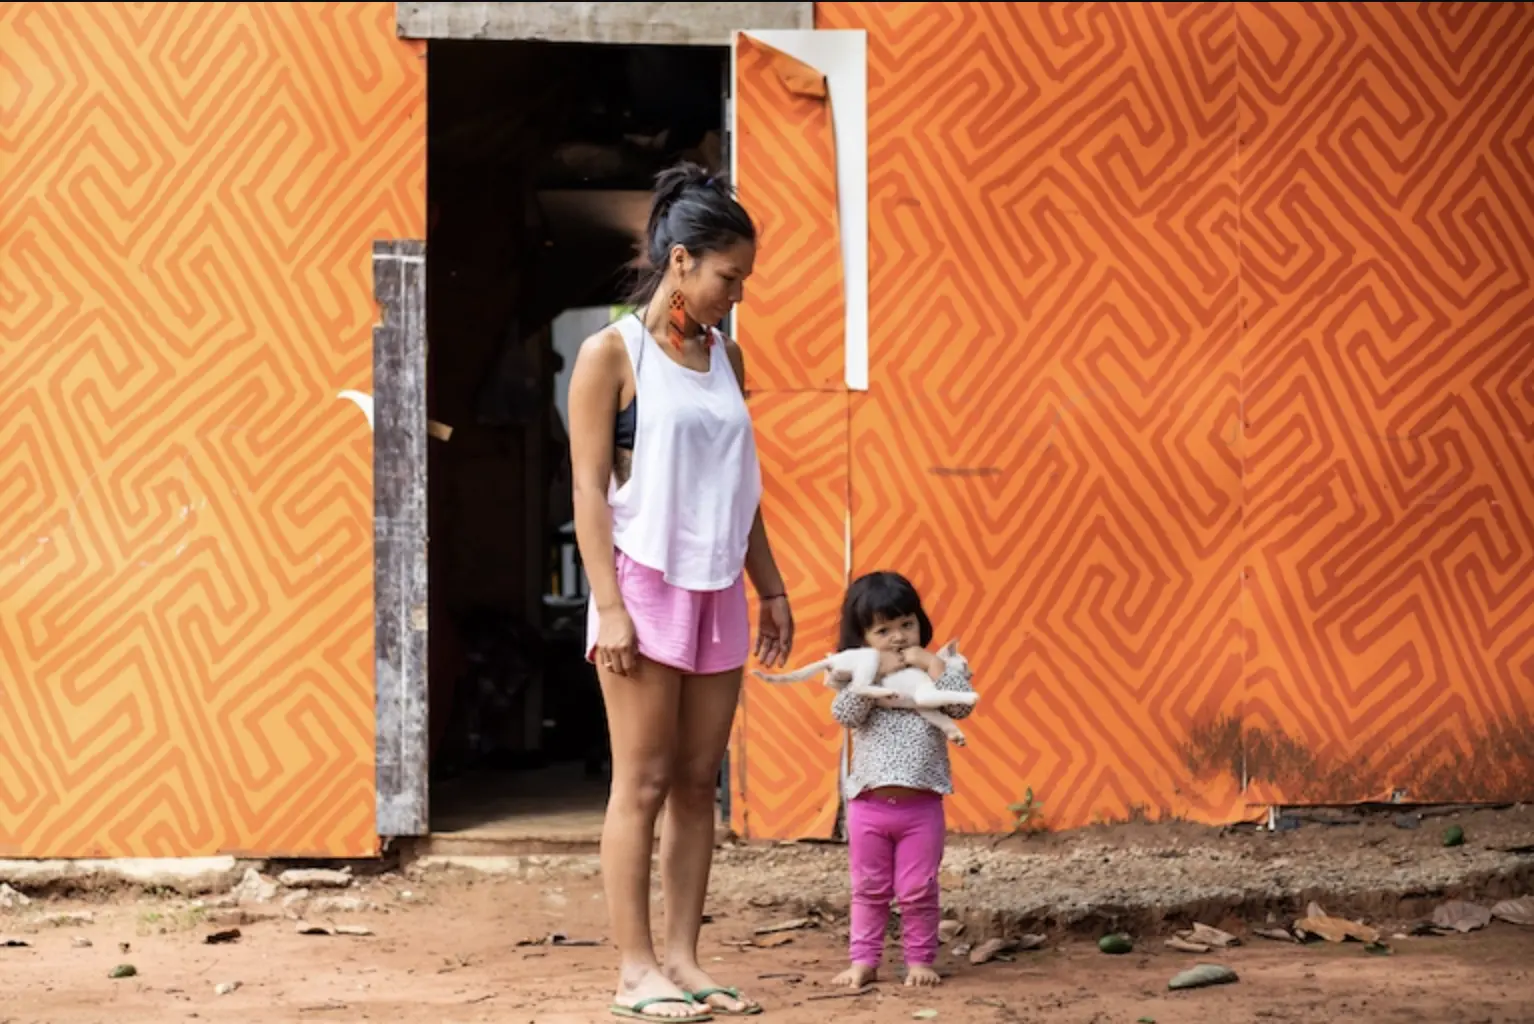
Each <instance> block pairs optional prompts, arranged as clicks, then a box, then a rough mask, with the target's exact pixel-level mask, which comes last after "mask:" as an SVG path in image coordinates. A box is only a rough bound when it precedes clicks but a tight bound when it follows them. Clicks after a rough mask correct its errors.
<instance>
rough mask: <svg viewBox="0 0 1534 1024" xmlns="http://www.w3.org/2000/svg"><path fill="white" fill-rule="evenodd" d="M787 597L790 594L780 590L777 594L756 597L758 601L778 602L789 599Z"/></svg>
mask: <svg viewBox="0 0 1534 1024" xmlns="http://www.w3.org/2000/svg"><path fill="white" fill-rule="evenodd" d="M787 596H788V592H787V591H784V590H780V591H778V592H777V593H776V594H758V595H756V599H757V600H758V601H776V600H777V599H778V598H780V597H787Z"/></svg>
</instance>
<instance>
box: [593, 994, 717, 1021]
mask: <svg viewBox="0 0 1534 1024" xmlns="http://www.w3.org/2000/svg"><path fill="white" fill-rule="evenodd" d="M670 1003H682V1004H685V1005H687V1006H692V1005H694V1003H695V1000H694V999H693V998H692V997H691V996H687V997H685V998H682V997H679V996H661V997H659V998H656V999H641V1000H639V1002H637V1003H635V1004H634V1005H633V1006H624V1005H623V1004H622V1003H613V1004H612V1006H611V1007H610V1008H609V1009H610V1010H611V1012H612V1015H613V1016H614V1017H623V1018H625V1019H627V1020H658V1021H663V1022H665V1024H704V1022H706V1021H711V1020H713V1019H714V1015H713V1013H712V1012H710V1011H709V1009H708V1008H707V1007H706V1006H705V1007H704V1009H703V1012H702V1013H695V1014H693V1015H692V1016H690V1017H662V1016H660V1015H659V1014H654V1013H645V1010H646V1009H648V1008H649V1007H651V1006H665V1005H667V1004H670Z"/></svg>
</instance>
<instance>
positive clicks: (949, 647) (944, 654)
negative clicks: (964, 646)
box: [937, 637, 959, 658]
mask: <svg viewBox="0 0 1534 1024" xmlns="http://www.w3.org/2000/svg"><path fill="white" fill-rule="evenodd" d="M958 653H959V640H958V638H957V637H955V638H954V639H952V640H950V641H948V642H947V643H946V644H944V645H943V649H942V650H940V651H938V652H937V654H938V657H940V658H951V657H953V656H954V655H955V654H958Z"/></svg>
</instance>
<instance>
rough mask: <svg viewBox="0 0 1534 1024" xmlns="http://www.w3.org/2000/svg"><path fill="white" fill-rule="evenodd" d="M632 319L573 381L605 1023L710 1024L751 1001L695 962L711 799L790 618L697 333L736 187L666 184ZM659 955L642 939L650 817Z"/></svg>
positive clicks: (732, 373)
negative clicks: (600, 721) (753, 619)
mask: <svg viewBox="0 0 1534 1024" xmlns="http://www.w3.org/2000/svg"><path fill="white" fill-rule="evenodd" d="M646 250H647V252H646V255H647V256H648V260H649V271H648V273H647V274H646V276H645V278H644V280H642V281H641V282H640V287H639V289H638V291H637V292H636V299H637V300H638V301H637V308H636V311H635V312H634V313H633V314H630V315H629V316H625V317H623V318H622V319H620V320H618V321H617V322H616V323H614V324H612V325H610V326H608V327H607V328H606V329H605V330H603V331H601V332H600V333H598V334H595V335H593V336H592V337H590V338H588V339H586V341H585V342H584V343H583V344H582V345H581V349H580V352H579V354H578V355H577V356H576V360H575V366H574V368H573V370H572V371H571V378H570V460H571V467H572V483H573V491H574V500H575V529H576V540H577V543H578V544H579V545H580V551H581V558H582V560H583V561H584V563H585V568H586V573H587V576H588V578H589V580H590V584H591V606H590V611H589V612H588V625H587V658H588V659H589V660H591V661H592V662H594V663H595V665H596V667H597V675H598V677H599V678H600V680H601V684H602V696H603V700H604V703H605V704H606V707H607V721H608V729H609V733H610V735H611V738H612V754H613V780H612V789H611V792H610V794H609V797H608V804H607V817H606V821H605V822H604V824H603V828H602V877H603V883H604V885H605V888H606V892H607V907H608V911H609V913H610V914H611V917H612V929H613V939H614V941H615V942H616V943H617V945H618V949H619V953H620V956H621V958H622V963H621V968H620V973H619V979H618V991H617V995H616V997H615V998H614V1001H613V1007H612V1009H613V1012H614V1013H615V1014H616V1015H618V1016H623V1017H639V1018H642V1019H645V1020H652V1019H653V1020H665V1021H695V1020H709V1019H711V1013H717V1014H721V1015H732V1016H733V1015H745V1014H755V1013H760V1012H761V1007H760V1006H759V1005H757V1004H756V1003H754V1002H752V1001H750V1000H749V999H747V998H745V997H743V996H741V995H740V993H739V992H738V991H736V990H735V989H733V988H727V987H725V986H723V985H721V984H719V983H718V982H717V981H716V980H715V979H714V978H712V977H711V976H710V975H709V974H708V973H707V972H705V971H704V970H703V968H702V967H701V966H700V965H699V964H698V931H699V928H700V927H701V925H702V920H703V899H704V894H705V892H706V890H707V888H708V877H709V869H710V867H711V865H712V862H713V855H714V822H715V817H716V814H715V787H716V785H717V781H718V778H719V767H720V764H721V763H722V761H723V759H724V751H725V747H726V745H727V744H728V742H729V736H730V728H731V725H732V723H733V721H734V717H735V706H736V703H737V701H738V699H739V695H740V684H741V675H742V671H743V669H744V667H745V662H746V659H747V656H748V654H749V653H750V647H751V638H750V624H749V623H748V621H747V610H746V593H745V580H744V578H743V577H744V576H745V575H749V576H750V577H751V582H752V584H753V585H754V586H755V587H756V591H757V594H758V595H759V597H760V599H761V621H760V624H759V628H758V634H757V639H756V655H757V657H758V658H759V659H760V660H761V662H762V663H763V664H765V665H775V666H783V665H786V664H787V663H788V656H789V651H790V650H791V648H792V646H793V616H792V615H791V614H790V612H789V607H788V596H787V594H786V593H785V592H784V589H783V578H782V576H781V575H780V574H779V572H778V567H777V565H776V564H775V562H774V560H773V557H772V549H771V547H770V546H769V545H768V543H767V531H766V528H765V527H764V526H763V524H762V517H761V511H760V508H759V502H760V499H761V493H762V486H761V472H760V468H759V466H758V463H757V454H756V447H755V440H754V436H753V433H752V427H751V417H750V414H749V412H748V411H747V409H746V403H745V387H744V382H745V366H744V362H743V359H742V356H741V352H740V349H739V348H738V347H737V346H736V345H735V343H734V342H732V341H730V340H729V339H727V338H725V337H724V335H722V334H721V333H719V332H718V331H717V330H714V329H713V328H712V327H710V326H708V325H711V324H716V323H719V322H720V321H721V320H723V319H724V317H725V316H726V314H728V313H729V311H730V309H731V308H732V307H733V306H734V305H735V304H736V303H738V302H739V301H740V300H741V297H742V294H743V291H742V289H743V285H744V283H745V280H746V278H747V277H749V276H750V274H751V269H752V264H753V262H754V260H755V256H756V229H755V227H754V225H753V224H752V223H751V218H750V217H749V216H748V215H747V214H746V211H745V210H744V209H743V208H742V207H741V205H740V204H739V203H738V202H737V201H736V200H735V198H734V196H733V195H732V193H731V192H730V190H729V188H728V187H727V186H726V185H725V184H724V183H723V182H721V181H720V180H719V179H717V178H714V177H710V176H709V174H708V172H707V171H705V170H703V169H702V168H699V167H696V166H693V165H689V164H684V165H682V166H680V167H677V168H675V169H673V170H670V171H667V172H665V173H664V174H662V175H661V176H660V178H659V179H658V182H657V188H656V192H655V197H654V201H653V204H652V206H651V210H650V220H649V226H648V229H647V238H646ZM662 808H664V810H665V823H664V826H663V828H662V830H661V849H660V860H661V883H662V886H663V888H664V892H665V900H666V941H665V960H664V962H662V961H660V960H658V959H657V957H656V954H655V949H654V945H653V943H652V940H651V936H650V913H649V910H650V856H651V851H652V850H653V848H654V841H655V824H656V819H657V818H658V817H659V816H660V814H661V810H662Z"/></svg>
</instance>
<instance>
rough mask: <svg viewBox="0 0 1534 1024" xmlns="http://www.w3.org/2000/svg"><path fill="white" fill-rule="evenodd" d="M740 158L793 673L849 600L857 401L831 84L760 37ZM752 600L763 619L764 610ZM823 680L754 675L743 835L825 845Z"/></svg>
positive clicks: (737, 805) (740, 795)
mask: <svg viewBox="0 0 1534 1024" xmlns="http://www.w3.org/2000/svg"><path fill="white" fill-rule="evenodd" d="M734 86H735V87H734V98H735V110H736V125H737V131H736V135H735V144H736V165H737V167H738V169H739V191H740V198H741V201H742V203H744V204H745V206H746V208H747V209H748V210H750V211H751V215H752V217H753V218H754V219H755V220H756V223H757V225H758V229H759V232H760V239H761V243H762V244H761V245H760V246H759V248H758V255H757V261H756V268H755V273H754V274H753V276H752V279H751V283H750V285H749V287H748V295H747V301H746V302H745V303H743V304H742V305H741V307H740V308H739V310H738V312H737V313H736V321H735V331H736V338H737V340H738V341H739V342H740V346H741V349H742V350H743V351H744V352H745V353H746V357H747V358H746V385H747V390H748V392H749V394H750V399H749V401H750V405H751V415H752V422H753V425H754V427H755V431H756V436H757V444H758V451H759V454H760V458H761V462H762V484H763V494H762V517H763V520H764V521H765V522H766V524H767V529H768V535H769V537H770V538H771V540H772V547H773V552H774V554H775V555H776V556H777V561H778V565H779V568H780V570H781V571H782V573H783V578H784V582H785V583H786V584H787V587H788V591H789V593H790V594H792V595H793V605H794V619H795V623H796V627H797V634H798V635H797V639H796V641H795V645H794V666H795V667H797V666H798V665H801V664H803V663H804V662H805V661H807V660H813V659H814V658H818V657H822V656H823V655H825V654H826V653H827V652H829V651H832V650H834V649H835V647H836V633H837V617H838V615H839V613H840V610H841V601H842V595H843V594H844V593H845V591H846V586H847V577H846V563H847V555H846V535H847V508H848V501H849V498H850V494H849V481H848V452H847V429H848V412H849V406H848V394H847V386H846V382H845V373H844V367H845V362H846V357H845V355H844V350H845V344H844V337H843V323H844V312H845V299H844V297H843V287H842V259H841V242H840V234H839V232H838V230H837V229H836V225H837V205H836V141H835V135H834V132H833V130H832V124H831V105H830V97H829V95H828V93H827V90H826V83H825V78H824V76H823V75H822V74H821V73H820V72H818V71H816V70H815V69H813V68H811V67H809V66H807V65H805V64H803V63H802V62H800V61H798V60H797V59H795V58H793V57H790V56H789V55H787V54H785V53H782V52H780V51H778V50H776V49H774V48H773V47H770V46H767V45H765V44H764V43H761V42H759V41H758V40H755V39H753V38H751V37H750V36H748V35H740V36H738V37H737V45H736V52H735V83H734ZM747 589H748V590H750V591H751V598H750V600H751V614H752V621H753V623H755V621H756V618H755V617H756V615H757V612H758V607H757V602H756V595H755V591H754V590H752V589H751V588H747ZM831 697H832V695H831V693H830V692H829V691H828V690H826V689H825V688H824V687H823V686H821V685H820V684H819V682H818V681H812V682H806V683H797V684H792V685H774V684H771V683H764V682H762V681H761V680H759V679H755V678H754V677H752V676H751V675H750V674H749V673H747V675H746V679H745V683H744V687H743V690H742V693H741V702H740V709H739V712H738V713H737V715H736V719H735V732H734V735H733V737H732V742H731V755H730V773H729V774H730V784H731V789H732V791H733V792H732V800H731V802H730V806H731V817H732V819H733V822H732V823H733V827H734V828H735V830H736V833H737V834H739V835H742V836H746V837H753V838H754V837H761V836H773V837H778V836H794V837H803V836H829V835H831V834H832V833H833V832H834V831H835V828H836V821H837V814H838V811H839V810H840V808H841V799H840V794H839V791H838V788H837V785H836V779H837V758H838V756H839V755H840V754H841V751H842V744H843V736H844V732H843V730H842V729H841V728H840V727H839V726H837V724H836V722H835V720H834V719H832V718H831V713H830V708H831Z"/></svg>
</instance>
